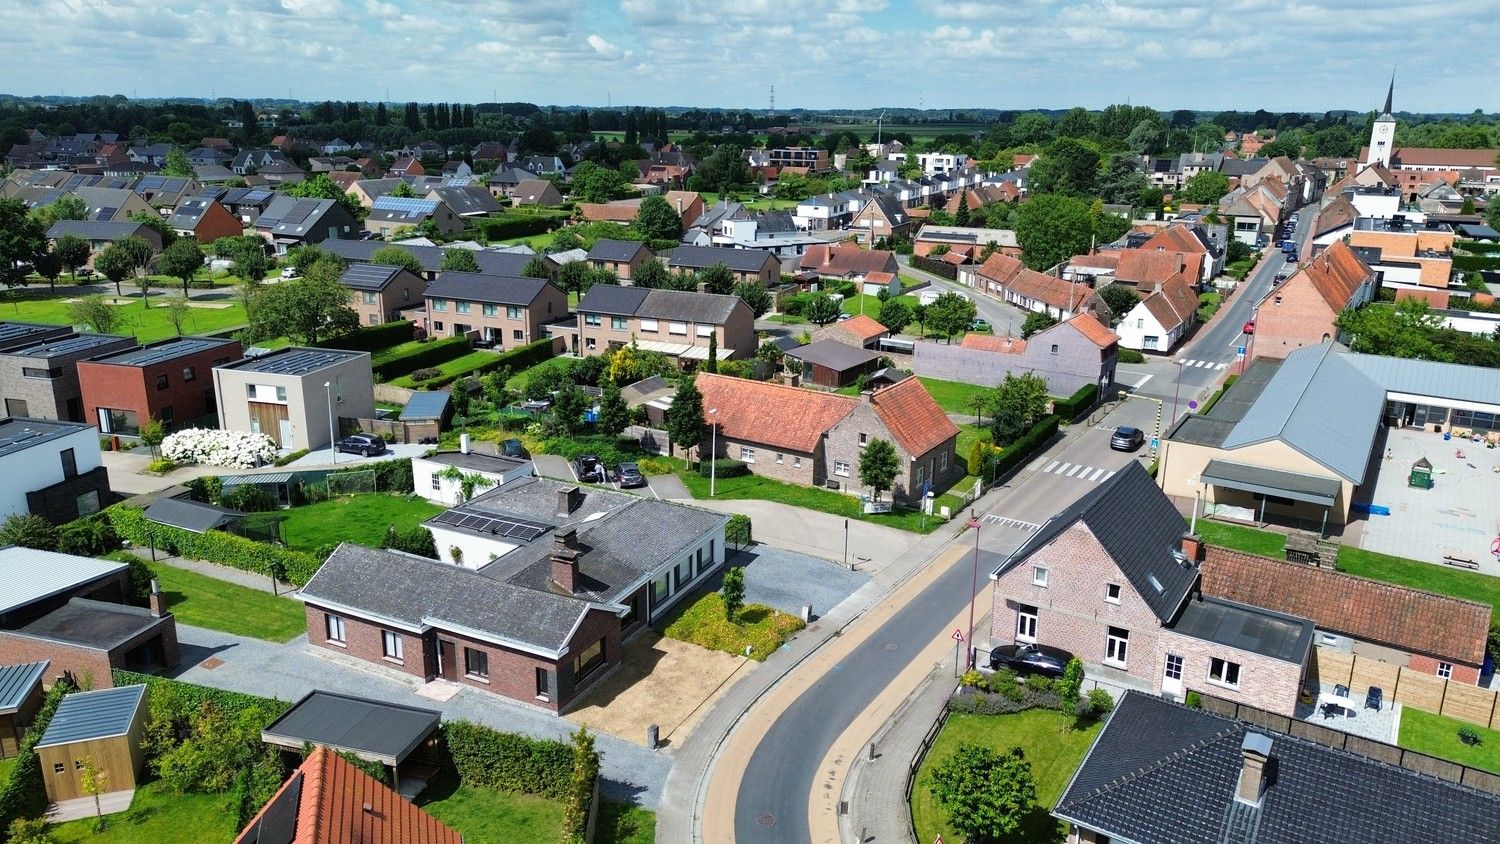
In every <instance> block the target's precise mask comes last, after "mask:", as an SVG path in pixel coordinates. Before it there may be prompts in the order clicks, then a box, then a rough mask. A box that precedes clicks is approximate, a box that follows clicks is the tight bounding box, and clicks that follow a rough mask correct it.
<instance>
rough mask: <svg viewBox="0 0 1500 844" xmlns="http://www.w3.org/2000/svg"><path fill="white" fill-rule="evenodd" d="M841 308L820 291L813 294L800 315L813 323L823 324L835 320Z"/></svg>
mask: <svg viewBox="0 0 1500 844" xmlns="http://www.w3.org/2000/svg"><path fill="white" fill-rule="evenodd" d="M841 313H843V309H842V308H840V307H839V304H838V303H837V302H835V301H833V300H832V299H830V298H828V297H827V296H825V295H824V294H822V293H818V294H815V295H814V296H813V297H812V298H811V299H809V300H808V301H807V304H806V305H805V306H803V308H802V315H803V316H804V317H806V318H807V321H808V322H810V323H812V324H813V325H818V326H823V325H827V324H829V323H831V322H836V321H837V320H838V318H839V314H841Z"/></svg>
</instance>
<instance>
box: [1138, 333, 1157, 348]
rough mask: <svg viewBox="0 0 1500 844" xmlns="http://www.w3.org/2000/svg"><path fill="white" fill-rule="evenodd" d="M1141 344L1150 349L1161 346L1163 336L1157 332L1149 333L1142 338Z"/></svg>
mask: <svg viewBox="0 0 1500 844" xmlns="http://www.w3.org/2000/svg"><path fill="white" fill-rule="evenodd" d="M1141 345H1142V346H1144V347H1146V348H1148V349H1155V348H1160V347H1161V338H1160V337H1158V336H1157V335H1155V334H1147V335H1146V336H1144V337H1142V338H1141Z"/></svg>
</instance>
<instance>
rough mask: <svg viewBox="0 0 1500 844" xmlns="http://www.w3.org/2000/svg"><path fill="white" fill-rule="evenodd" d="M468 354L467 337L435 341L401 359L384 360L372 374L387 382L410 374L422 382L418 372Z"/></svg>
mask: <svg viewBox="0 0 1500 844" xmlns="http://www.w3.org/2000/svg"><path fill="white" fill-rule="evenodd" d="M468 353H469V339H468V338H467V337H448V338H445V339H442V340H434V341H432V342H430V343H423V344H421V345H420V346H418V347H417V348H416V350H415V351H412V352H408V353H407V354H404V355H402V356H400V357H397V358H392V359H390V360H382V361H381V362H380V363H378V364H376V365H375V366H374V367H372V372H373V373H374V374H376V375H379V376H380V377H382V378H384V379H386V380H387V381H389V380H390V379H392V378H400V377H401V376H403V375H406V374H408V373H410V374H411V376H412V378H413V380H417V381H420V380H422V378H421V377H419V376H418V375H417V373H418V372H425V371H427V369H429V368H430V367H435V366H437V365H438V364H442V363H447V362H448V361H450V360H453V359H454V358H460V357H463V356H464V355H466V354H468ZM434 372H436V370H434ZM439 374H440V373H439ZM427 377H435V376H427Z"/></svg>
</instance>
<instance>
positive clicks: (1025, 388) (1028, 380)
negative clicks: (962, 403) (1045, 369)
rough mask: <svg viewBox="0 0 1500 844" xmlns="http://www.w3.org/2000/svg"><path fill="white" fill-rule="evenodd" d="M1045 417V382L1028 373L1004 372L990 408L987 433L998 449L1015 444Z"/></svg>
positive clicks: (1039, 377) (1037, 376)
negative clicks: (988, 432)
mask: <svg viewBox="0 0 1500 844" xmlns="http://www.w3.org/2000/svg"><path fill="white" fill-rule="evenodd" d="M1045 415H1047V381H1046V379H1044V378H1042V377H1041V376H1039V375H1036V374H1034V373H1031V372H1027V373H1024V374H1022V375H1016V374H1015V373H1013V372H1007V373H1005V380H1004V381H1002V382H1000V386H998V387H996V388H995V394H994V401H993V402H992V403H991V406H990V432H991V435H992V437H993V439H994V441H995V445H997V446H1006V445H1009V444H1011V443H1013V442H1015V441H1016V440H1017V439H1018V438H1019V437H1020V436H1021V435H1022V434H1024V433H1026V432H1027V431H1028V430H1030V429H1031V426H1032V425H1035V424H1036V423H1038V422H1040V421H1041V419H1042V417H1043V416H1045Z"/></svg>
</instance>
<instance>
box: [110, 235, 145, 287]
mask: <svg viewBox="0 0 1500 844" xmlns="http://www.w3.org/2000/svg"><path fill="white" fill-rule="evenodd" d="M110 246H113V247H119V249H120V251H121V252H122V253H124V254H125V257H126V258H128V259H129V260H130V269H131V270H132V271H133V272H135V274H136V276H137V277H138V278H142V279H143V278H145V277H146V267H147V265H149V264H150V263H151V257H152V255H153V253H152V251H151V244H149V243H147V242H146V240H145V238H142V237H139V236H137V235H131V236H130V237H126V238H122V239H120V240H117V241H115V242H114V243H112V244H110ZM106 251H107V250H106Z"/></svg>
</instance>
